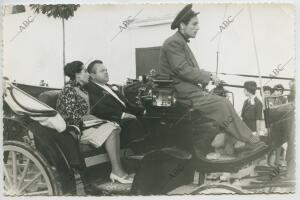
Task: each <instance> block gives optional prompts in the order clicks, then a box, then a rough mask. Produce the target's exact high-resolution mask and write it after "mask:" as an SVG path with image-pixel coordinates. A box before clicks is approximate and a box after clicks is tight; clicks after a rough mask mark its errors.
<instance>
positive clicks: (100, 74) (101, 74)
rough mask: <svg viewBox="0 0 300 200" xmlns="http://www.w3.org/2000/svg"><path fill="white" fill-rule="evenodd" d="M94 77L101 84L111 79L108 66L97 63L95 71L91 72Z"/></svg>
mask: <svg viewBox="0 0 300 200" xmlns="http://www.w3.org/2000/svg"><path fill="white" fill-rule="evenodd" d="M91 77H92V79H93V80H94V81H95V82H97V83H101V84H105V83H107V82H108V81H109V76H108V72H107V68H106V67H105V66H104V65H103V64H99V63H97V64H95V66H94V72H92V73H91Z"/></svg>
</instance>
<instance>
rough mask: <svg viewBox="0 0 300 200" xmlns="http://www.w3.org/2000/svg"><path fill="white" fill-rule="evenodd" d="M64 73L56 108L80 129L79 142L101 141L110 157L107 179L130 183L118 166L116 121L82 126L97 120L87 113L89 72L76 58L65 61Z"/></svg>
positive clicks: (117, 128)
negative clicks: (65, 81) (63, 82)
mask: <svg viewBox="0 0 300 200" xmlns="http://www.w3.org/2000/svg"><path fill="white" fill-rule="evenodd" d="M64 72H65V75H66V76H68V77H69V78H70V81H69V82H67V83H66V85H65V87H64V88H63V90H62V93H61V94H60V96H59V97H58V101H57V111H58V112H59V113H60V114H61V116H62V117H63V118H64V119H65V121H66V123H67V125H75V126H78V127H79V128H80V130H81V132H82V136H81V139H80V140H81V143H87V144H91V145H93V146H94V147H95V148H99V147H100V146H102V145H103V144H104V145H105V148H106V150H107V153H108V157H109V159H110V161H111V165H112V172H111V174H110V179H111V180H112V181H113V182H114V181H118V182H120V183H132V181H133V179H132V178H131V177H129V176H128V174H127V173H126V172H125V170H124V169H123V167H122V164H121V160H120V135H119V134H120V132H121V128H120V127H119V125H118V124H116V123H114V122H110V121H106V120H105V121H104V120H103V121H102V122H101V123H99V124H98V125H96V126H85V124H87V123H86V122H87V121H90V120H96V121H97V120H99V121H100V119H97V118H96V117H95V116H93V115H90V114H89V110H90V105H89V96H88V93H87V91H86V90H85V89H84V88H83V85H85V84H87V83H88V81H89V74H88V73H87V72H86V69H85V68H84V65H83V63H82V62H80V61H74V62H71V63H68V64H67V65H66V66H65V68H64Z"/></svg>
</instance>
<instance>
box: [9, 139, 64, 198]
mask: <svg viewBox="0 0 300 200" xmlns="http://www.w3.org/2000/svg"><path fill="white" fill-rule="evenodd" d="M3 152H4V166H3V171H4V194H5V195H7V196H20V195H24V196H32V195H39V196H40V195H59V194H60V192H59V187H58V183H57V181H56V180H55V179H54V170H52V169H51V168H50V165H49V164H48V162H47V161H46V160H45V159H44V158H42V157H41V156H40V155H39V154H38V152H37V151H36V150H34V149H33V148H31V147H30V146H28V145H27V144H24V143H22V142H17V141H5V142H4V144H3Z"/></svg>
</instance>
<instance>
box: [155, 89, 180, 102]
mask: <svg viewBox="0 0 300 200" xmlns="http://www.w3.org/2000/svg"><path fill="white" fill-rule="evenodd" d="M175 102H176V99H175V94H174V91H173V89H172V88H169V87H167V88H159V87H158V88H155V89H154V90H152V105H153V106H157V107H171V106H173V105H174V104H175Z"/></svg>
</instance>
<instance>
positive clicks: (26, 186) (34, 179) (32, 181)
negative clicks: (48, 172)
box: [19, 172, 42, 193]
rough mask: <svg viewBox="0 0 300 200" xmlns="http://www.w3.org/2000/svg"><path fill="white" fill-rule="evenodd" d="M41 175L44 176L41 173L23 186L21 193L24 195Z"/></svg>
mask: <svg viewBox="0 0 300 200" xmlns="http://www.w3.org/2000/svg"><path fill="white" fill-rule="evenodd" d="M41 175H42V173H41V172H39V173H38V174H37V175H36V176H35V177H34V178H33V179H32V180H31V181H30V182H29V183H27V184H26V185H25V186H23V187H22V188H21V189H20V190H19V192H20V193H22V192H23V191H24V190H25V189H26V188H28V187H29V186H30V185H31V184H32V183H34V182H35V181H36V180H37V179H38V178H39V177H40V176H41Z"/></svg>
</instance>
